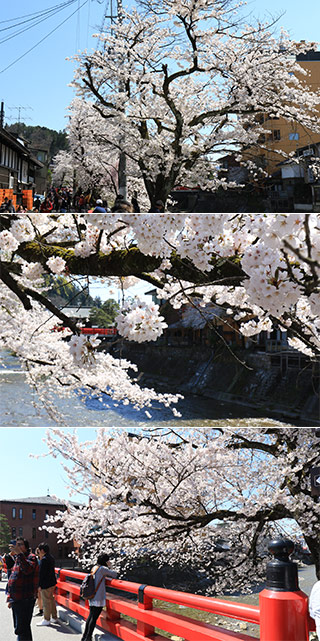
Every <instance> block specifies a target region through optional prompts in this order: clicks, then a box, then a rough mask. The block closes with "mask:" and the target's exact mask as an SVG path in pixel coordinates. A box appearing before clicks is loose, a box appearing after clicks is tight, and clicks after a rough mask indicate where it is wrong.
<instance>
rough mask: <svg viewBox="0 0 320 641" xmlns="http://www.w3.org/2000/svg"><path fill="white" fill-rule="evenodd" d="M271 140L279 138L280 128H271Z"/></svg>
mask: <svg viewBox="0 0 320 641" xmlns="http://www.w3.org/2000/svg"><path fill="white" fill-rule="evenodd" d="M273 140H281V132H280V129H274V130H273Z"/></svg>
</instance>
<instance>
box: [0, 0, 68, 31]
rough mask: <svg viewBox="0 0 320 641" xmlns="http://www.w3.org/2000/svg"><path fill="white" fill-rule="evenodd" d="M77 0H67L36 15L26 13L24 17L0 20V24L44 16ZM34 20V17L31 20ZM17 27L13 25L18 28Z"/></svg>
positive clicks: (36, 12)
mask: <svg viewBox="0 0 320 641" xmlns="http://www.w3.org/2000/svg"><path fill="white" fill-rule="evenodd" d="M74 1H75V0H67V2H62V3H61V4H56V5H54V6H53V7H49V8H48V9H45V11H35V13H26V14H25V15H24V16H17V17H16V18H8V19H7V20H0V24H5V23H6V22H13V21H14V20H20V19H21V18H28V17H29V16H39V15H43V14H45V13H48V12H49V11H53V10H54V9H57V8H58V7H63V6H66V5H68V4H70V2H74ZM30 20H32V17H31V18H30ZM30 20H25V22H29V21H30ZM19 24H22V23H20V22H18V23H17V25H19ZM17 25H13V27H14V26H17ZM13 27H6V29H12V28H13ZM0 31H4V29H0Z"/></svg>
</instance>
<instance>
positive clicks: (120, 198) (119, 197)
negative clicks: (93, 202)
mask: <svg viewBox="0 0 320 641" xmlns="http://www.w3.org/2000/svg"><path fill="white" fill-rule="evenodd" d="M123 200H124V196H123V194H117V195H116V199H115V201H114V203H113V207H111V211H112V212H113V211H118V207H119V204H120V203H121V202H122V201H123Z"/></svg>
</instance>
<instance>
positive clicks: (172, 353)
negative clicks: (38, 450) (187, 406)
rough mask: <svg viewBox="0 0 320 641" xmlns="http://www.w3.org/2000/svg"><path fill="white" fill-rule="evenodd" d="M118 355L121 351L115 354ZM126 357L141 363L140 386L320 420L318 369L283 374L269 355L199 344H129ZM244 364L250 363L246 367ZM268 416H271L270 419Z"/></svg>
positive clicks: (125, 347)
mask: <svg viewBox="0 0 320 641" xmlns="http://www.w3.org/2000/svg"><path fill="white" fill-rule="evenodd" d="M113 354H114V356H117V357H119V352H117V351H116V350H114V351H113ZM122 356H123V358H127V359H128V360H130V361H132V362H133V363H136V364H137V365H138V367H139V371H140V372H142V373H143V374H142V378H140V383H142V384H143V385H153V386H155V387H156V388H158V389H159V390H167V389H168V385H169V387H170V391H171V392H177V391H180V392H182V393H183V392H184V393H195V394H198V395H201V396H204V397H209V398H215V399H217V400H220V401H223V402H231V403H232V402H233V403H237V404H238V403H240V404H245V405H248V406H252V407H259V408H266V409H267V408H268V409H269V410H270V412H271V415H274V416H277V417H281V416H286V417H290V416H292V417H301V419H302V420H303V419H304V417H306V418H308V419H312V418H314V421H315V423H314V424H317V421H318V420H319V417H320V413H319V395H318V394H317V391H318V390H319V366H318V367H317V370H316V369H315V367H313V368H311V367H310V366H309V367H304V368H300V369H298V368H291V369H288V370H287V372H285V373H282V372H281V368H280V366H279V365H274V364H273V361H272V358H271V356H270V355H269V354H266V353H263V352H261V353H260V352H253V351H248V350H242V351H239V350H237V351H236V352H235V355H233V354H232V353H231V352H230V351H229V350H226V349H224V350H222V351H221V348H220V353H219V351H218V350H216V351H215V352H214V351H213V349H212V348H210V347H207V346H203V345H195V346H183V347H174V346H166V345H159V344H158V343H149V344H146V343H144V344H137V343H129V342H125V343H124V346H123V349H122ZM242 362H243V363H245V365H243V364H242ZM270 412H269V415H270Z"/></svg>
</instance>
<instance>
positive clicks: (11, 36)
mask: <svg viewBox="0 0 320 641" xmlns="http://www.w3.org/2000/svg"><path fill="white" fill-rule="evenodd" d="M75 2H76V0H70V2H68V3H67V4H65V6H63V7H61V8H60V9H57V10H56V11H54V12H51V13H50V15H46V16H44V17H43V18H40V19H39V20H37V22H34V23H33V24H31V25H29V26H28V27H25V28H24V29H20V31H17V32H16V33H13V34H11V35H10V36H7V37H6V38H3V39H2V40H0V44H3V43H4V42H8V41H9V40H12V39H13V38H16V37H17V36H19V35H21V34H22V33H24V32H25V31H28V30H29V29H32V28H33V27H36V26H37V25H38V24H40V23H41V22H43V21H44V20H48V18H51V17H52V16H54V15H56V14H57V13H59V12H60V11H62V10H63V9H65V8H66V7H67V6H70V5H72V4H74V3H75ZM0 31H1V30H0Z"/></svg>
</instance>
